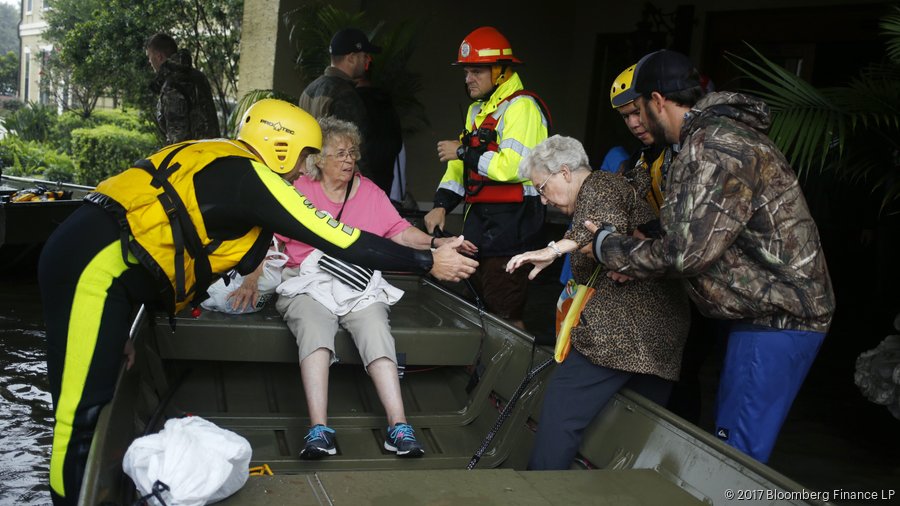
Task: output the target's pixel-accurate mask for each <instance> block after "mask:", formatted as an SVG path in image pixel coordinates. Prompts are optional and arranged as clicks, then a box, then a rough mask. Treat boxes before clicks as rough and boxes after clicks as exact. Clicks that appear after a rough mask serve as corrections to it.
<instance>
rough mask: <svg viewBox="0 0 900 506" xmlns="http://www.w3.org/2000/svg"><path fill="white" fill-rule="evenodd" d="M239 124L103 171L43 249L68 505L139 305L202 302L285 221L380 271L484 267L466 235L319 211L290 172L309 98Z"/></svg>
mask: <svg viewBox="0 0 900 506" xmlns="http://www.w3.org/2000/svg"><path fill="white" fill-rule="evenodd" d="M241 125H242V127H241V129H240V131H239V133H238V135H237V140H236V141H231V140H226V139H213V140H203V141H188V142H184V143H180V144H174V145H171V146H168V147H165V148H163V149H162V150H161V151H159V152H157V153H155V154H153V155H151V156H149V157H148V158H146V159H144V160H140V161H138V162H136V163H135V164H134V166H133V167H132V168H130V169H128V170H126V171H124V172H122V173H121V174H119V175H117V176H113V177H111V178H109V179H107V180H105V181H103V182H101V183H100V185H98V186H97V189H96V191H95V192H94V193H92V194H90V195H89V196H88V197H86V198H85V200H86V203H85V205H83V206H82V207H81V208H80V209H79V210H78V211H76V212H75V213H74V214H73V215H72V216H71V217H70V218H69V219H68V220H66V221H65V222H64V223H63V224H62V225H60V227H59V228H58V229H57V230H56V232H55V233H54V234H53V235H52V236H51V238H50V239H49V241H48V242H47V244H46V246H45V247H44V250H43V253H42V255H41V259H40V264H39V282H40V287H41V297H42V302H43V307H44V321H45V322H46V325H47V342H48V354H47V374H48V377H49V382H50V394H51V397H52V400H53V406H54V414H55V417H56V422H55V426H54V434H53V453H52V457H51V460H50V488H51V495H52V497H53V501H54V503H56V504H76V503H77V501H78V494H79V490H80V488H81V481H82V478H83V476H84V472H85V463H86V459H87V455H88V451H89V449H90V445H91V439H92V437H93V430H94V427H95V426H96V424H97V419H98V416H99V414H100V410H101V408H102V407H103V406H104V405H105V404H106V403H107V402H109V401H110V400H111V398H112V396H113V391H114V388H115V384H116V377H117V374H118V371H119V369H120V364H121V363H122V352H123V348H124V346H125V343H126V340H127V338H128V330H129V325H130V321H131V318H132V316H133V314H134V313H135V311H136V309H137V307H138V306H139V305H140V304H142V303H145V304H155V305H158V306H161V307H162V308H164V309H165V310H167V311H168V312H169V313H170V314H174V313H176V312H177V311H180V310H182V309H184V308H186V307H188V306H189V305H197V304H199V303H200V302H201V301H202V300H203V299H204V298H205V290H206V288H207V287H208V286H209V283H210V282H211V281H212V280H213V279H214V278H217V277H218V276H220V275H222V274H224V273H226V272H227V271H229V270H230V269H232V268H237V270H238V271H239V272H242V273H245V274H246V273H249V272H250V271H252V270H253V269H254V268H255V267H256V266H257V265H259V263H260V262H261V261H262V259H263V258H264V256H265V254H266V251H267V249H268V245H269V243H270V242H271V240H272V233H273V232H278V233H280V234H283V235H285V236H288V237H291V238H293V239H297V240H298V241H302V242H305V243H307V244H310V245H312V246H315V247H316V248H319V249H321V250H322V251H325V252H326V253H328V254H330V255H334V256H337V257H339V258H342V259H344V260H347V261H350V262H353V263H356V264H359V265H362V266H365V267H370V268H374V269H383V270H402V271H413V272H418V273H422V274H424V273H427V272H430V273H431V274H433V275H434V276H435V277H437V278H440V279H444V280H459V279H462V278H467V277H468V276H469V275H470V274H471V273H472V272H474V270H475V267H476V266H477V262H476V261H474V260H472V259H469V258H466V257H464V256H462V255H460V254H459V253H458V252H456V251H455V249H454V248H455V247H456V246H458V244H455V242H459V243H460V244H461V242H462V240H461V239H460V240H459V241H455V242H454V243H451V244H447V245H444V246H442V247H441V248H438V249H436V250H434V251H433V252H432V251H428V250H423V251H419V250H413V249H409V248H406V247H403V246H400V245H398V244H396V243H394V242H392V241H389V240H387V239H383V238H381V237H378V236H375V235H372V234H368V233H366V232H362V231H360V230H358V229H355V228H353V227H349V226H347V225H344V224H342V223H339V222H337V221H335V220H334V219H332V218H331V217H329V216H328V215H326V214H324V213H319V212H318V211H317V210H316V208H315V207H314V206H313V205H312V204H310V203H309V201H307V200H306V199H305V197H303V196H302V195H300V194H299V193H297V191H296V190H295V189H294V188H293V186H292V185H291V184H290V182H291V181H293V180H294V179H296V178H297V176H298V174H299V173H300V171H301V169H302V168H303V166H304V163H305V160H306V157H307V156H308V155H309V154H311V153H314V152H317V151H318V150H320V149H321V143H322V134H321V131H320V130H319V126H318V124H317V123H316V121H315V119H313V117H312V116H310V115H309V114H307V113H306V112H304V111H303V110H302V109H300V108H299V107H297V106H295V105H292V104H289V103H288V102H283V101H280V100H273V99H267V100H263V101H260V102H257V103H256V104H254V105H253V106H252V107H251V108H250V109H248V111H247V113H246V114H245V115H244V117H243V119H242V122H241Z"/></svg>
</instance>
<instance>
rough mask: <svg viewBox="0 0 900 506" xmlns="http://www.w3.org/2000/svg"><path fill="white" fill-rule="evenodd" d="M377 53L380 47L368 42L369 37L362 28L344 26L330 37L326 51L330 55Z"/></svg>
mask: <svg viewBox="0 0 900 506" xmlns="http://www.w3.org/2000/svg"><path fill="white" fill-rule="evenodd" d="M360 52H362V53H367V54H378V53H380V52H381V48H380V47H378V46H376V45H375V44H372V43H371V42H369V38H368V37H366V34H364V33H363V32H362V30H357V29H356V28H344V29H343V30H339V31H338V32H337V33H335V34H334V37H332V38H331V44H330V45H329V46H328V53H329V54H331V56H343V55H345V54H350V53H360Z"/></svg>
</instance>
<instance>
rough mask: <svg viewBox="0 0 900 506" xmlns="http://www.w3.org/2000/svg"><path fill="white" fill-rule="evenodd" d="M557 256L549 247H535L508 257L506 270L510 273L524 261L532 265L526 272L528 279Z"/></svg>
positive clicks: (532, 277)
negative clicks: (532, 249)
mask: <svg viewBox="0 0 900 506" xmlns="http://www.w3.org/2000/svg"><path fill="white" fill-rule="evenodd" d="M557 258H558V257H557V256H556V252H554V251H553V250H552V249H550V248H543V249H537V250H534V251H526V252H525V253H519V254H518V255H516V256H514V257H512V258H510V259H509V262H507V263H506V272H508V273H510V274H512V272H513V271H515V270H516V269H518V268H519V267H521V266H522V265H524V264H526V263H530V264H533V265H534V268H533V269H531V272H529V273H528V279H534V278H536V277H537V275H538V274H539V273H540V272H541V271H542V270H544V269H545V268H546V267H547V266H548V265H550V264H552V263H553V261H554V260H556V259H557Z"/></svg>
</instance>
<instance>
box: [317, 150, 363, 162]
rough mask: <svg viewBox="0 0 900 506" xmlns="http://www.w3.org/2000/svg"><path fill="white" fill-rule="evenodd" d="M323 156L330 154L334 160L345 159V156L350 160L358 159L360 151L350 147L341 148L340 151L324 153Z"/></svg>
mask: <svg viewBox="0 0 900 506" xmlns="http://www.w3.org/2000/svg"><path fill="white" fill-rule="evenodd" d="M325 156H330V157H331V158H334V159H335V160H346V159H347V158H349V159H350V160H354V161H355V160H359V158H360V152H359V150H358V149H355V148H354V149H350V150H347V149H342V150H340V151H335V152H334V153H326V154H325Z"/></svg>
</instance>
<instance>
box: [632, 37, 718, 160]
mask: <svg viewBox="0 0 900 506" xmlns="http://www.w3.org/2000/svg"><path fill="white" fill-rule="evenodd" d="M634 73H635V75H634V89H635V91H636V92H637V93H638V94H639V95H641V98H639V99H638V100H636V101H635V102H636V103H637V105H638V107H640V109H641V114H642V116H641V119H642V123H643V124H644V127H645V128H646V129H647V130H648V131H650V133H651V134H652V135H653V138H654V139H659V140H662V139H665V140H666V141H667V142H668V143H669V144H678V143H679V138H678V137H679V133H680V130H681V123H682V121H681V120H682V119H683V116H684V112H686V111H685V110H686V109H690V108H691V107H693V105H694V104H695V103H696V102H697V100H699V99H700V97H701V96H703V88H702V87H701V86H700V73H699V72H697V69H695V68H694V64H693V63H691V60H690V59H689V58H688V57H687V56H685V55H683V54H681V53H679V52H677V51H669V50H667V49H663V50H662V51H656V52H654V53H650V54H648V55H646V56H644V57H643V58H641V59H640V60H639V61H638V63H637V65H636V66H635V71H634ZM645 116H646V117H645ZM679 116H682V118H679Z"/></svg>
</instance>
